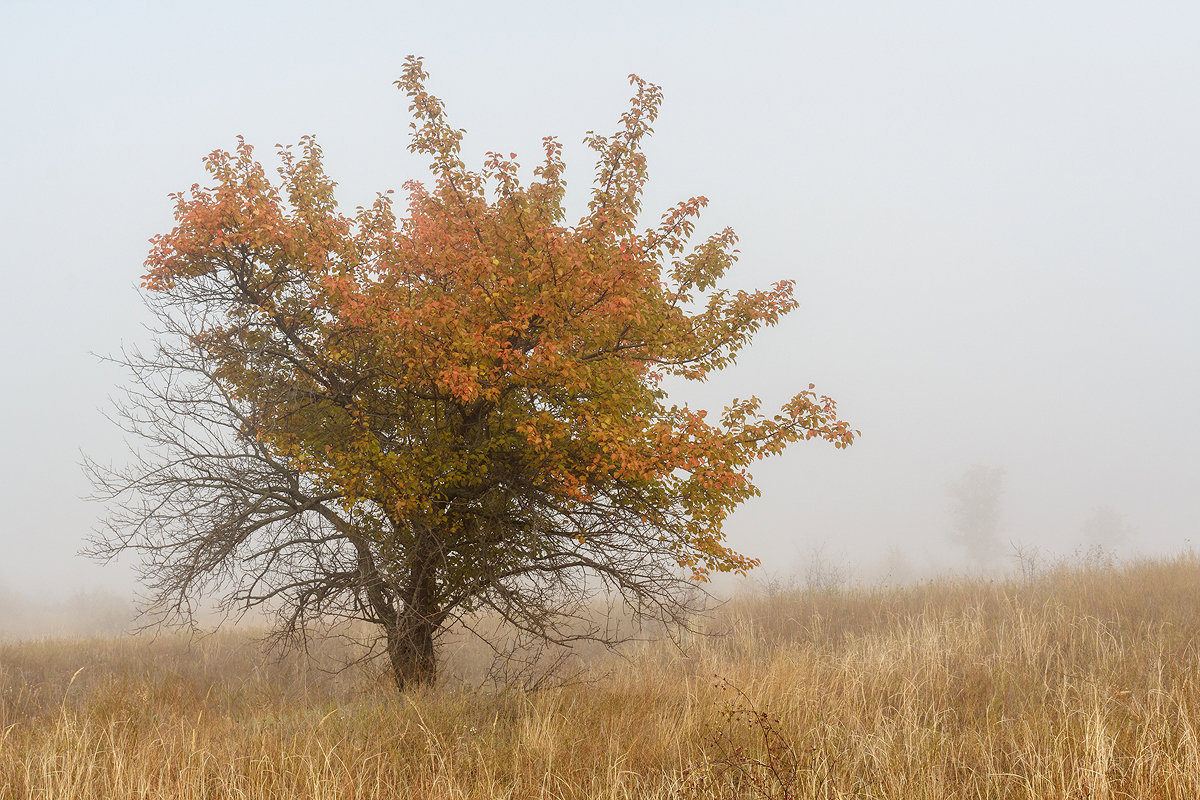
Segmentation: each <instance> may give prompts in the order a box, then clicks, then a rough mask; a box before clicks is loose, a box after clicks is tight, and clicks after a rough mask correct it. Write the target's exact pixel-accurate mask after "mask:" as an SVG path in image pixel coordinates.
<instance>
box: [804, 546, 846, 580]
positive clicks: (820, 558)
mask: <svg viewBox="0 0 1200 800" xmlns="http://www.w3.org/2000/svg"><path fill="white" fill-rule="evenodd" d="M826 544H827V543H826V542H821V543H820V544H819V545H815V546H814V547H812V548H811V549H810V550H809V552H808V557H807V558H806V559H805V561H804V572H803V577H804V588H806V589H808V590H809V591H810V592H836V591H838V590H839V589H843V588H845V587H846V585H847V583H849V581H850V570H849V568H848V567H847V566H846V565H845V564H842V563H840V562H837V561H834V560H833V558H831V557H830V556H829V554H828V553H827V552H826Z"/></svg>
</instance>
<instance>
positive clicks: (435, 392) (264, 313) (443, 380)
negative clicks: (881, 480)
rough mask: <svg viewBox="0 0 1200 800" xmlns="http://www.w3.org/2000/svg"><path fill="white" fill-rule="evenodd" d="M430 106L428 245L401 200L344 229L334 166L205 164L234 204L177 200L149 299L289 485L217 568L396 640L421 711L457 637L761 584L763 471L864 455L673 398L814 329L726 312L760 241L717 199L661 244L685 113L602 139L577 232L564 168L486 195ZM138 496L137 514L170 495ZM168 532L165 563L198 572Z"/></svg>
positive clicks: (557, 163) (829, 412) (251, 521)
mask: <svg viewBox="0 0 1200 800" xmlns="http://www.w3.org/2000/svg"><path fill="white" fill-rule="evenodd" d="M427 77H428V76H427V74H426V73H425V71H424V70H423V67H422V64H421V61H420V60H419V59H416V58H409V59H408V60H407V62H406V66H405V70H404V74H403V77H402V78H401V79H400V80H399V81H398V82H397V84H398V86H399V87H400V89H401V90H402V91H403V92H404V93H405V94H406V95H407V96H408V98H409V101H410V110H411V112H412V115H413V119H414V122H413V125H412V139H411V144H410V149H411V150H413V151H414V152H416V153H419V154H422V155H425V156H427V157H428V158H429V161H430V164H431V169H432V173H433V180H432V181H431V182H430V184H429V185H424V184H421V183H417V182H410V183H408V184H406V185H405V189H406V190H407V207H406V208H405V209H403V213H402V215H401V216H399V217H398V216H397V211H396V209H395V207H394V203H393V200H392V195H391V194H390V193H386V194H381V195H379V196H378V198H377V199H376V200H375V202H374V203H373V204H372V205H371V206H370V207H367V208H360V209H358V210H357V212H356V213H355V214H354V215H353V216H347V215H344V214H343V213H341V212H340V211H339V209H338V206H337V203H336V201H335V199H334V182H333V181H332V180H331V179H330V178H329V176H327V175H326V173H325V172H324V169H323V166H322V152H321V149H320V147H319V146H318V144H317V142H316V141H315V140H314V139H311V138H305V139H303V140H302V142H301V144H300V145H299V147H298V148H287V147H281V148H279V157H280V159H281V166H280V167H279V170H278V175H279V178H278V180H274V179H272V178H271V177H270V176H269V175H268V173H267V171H266V170H265V169H264V167H263V166H262V165H261V164H260V163H259V162H258V161H257V160H256V159H255V155H254V152H253V150H252V148H251V146H250V145H248V144H246V143H245V142H244V141H240V140H239V143H238V146H237V148H236V149H235V150H234V151H233V152H225V151H220V150H218V151H216V152H213V153H212V154H210V155H209V156H208V158H207V159H206V166H207V169H208V171H209V172H210V173H211V176H212V179H213V185H212V186H210V187H206V188H202V187H200V186H193V187H192V189H191V191H190V192H187V193H181V194H178V195H175V196H174V200H175V203H176V206H175V219H176V224H175V227H174V229H173V230H171V231H170V232H169V233H166V234H164V235H161V236H158V237H156V238H155V239H154V240H153V249H152V252H151V254H150V257H149V259H148V261H147V272H146V275H145V278H144V286H145V288H146V289H147V290H148V294H149V295H150V297H151V303H152V307H153V308H155V309H156V313H158V314H159V318H160V319H161V320H165V321H169V324H166V325H165V327H166V328H167V329H168V330H169V331H170V332H171V333H172V334H173V338H171V337H168V339H169V341H170V342H174V344H173V345H169V346H168V347H167V350H168V351H169V352H170V353H171V360H170V363H169V364H168V365H167V367H166V369H167V370H168V371H169V370H171V369H180V368H181V367H180V365H181V364H182V365H183V367H182V369H183V370H184V371H185V372H187V373H188V374H189V376H190V383H188V385H189V386H192V387H193V389H195V387H200V390H201V391H205V392H208V393H209V396H210V399H214V403H215V406H216V407H220V408H223V409H224V411H223V412H222V414H223V416H221V417H220V419H219V420H218V426H224V427H225V428H226V429H228V430H227V432H228V433H229V436H230V437H231V438H232V440H233V441H234V442H236V446H235V447H234V450H235V451H236V452H237V453H241V454H242V455H243V456H245V457H249V458H251V459H252V460H253V461H254V463H255V464H256V465H257V466H256V469H260V468H262V467H263V465H264V464H267V465H271V466H270V469H269V470H268V472H272V471H273V473H274V478H273V479H272V480H273V481H274V482H275V483H276V484H278V486H277V487H276V488H275V489H272V492H274V494H273V495H271V496H269V497H266V498H265V499H262V502H261V503H260V506H259V507H257V508H255V507H254V505H253V504H254V502H256V501H255V500H254V498H253V497H251V498H250V499H249V500H245V499H243V500H237V499H236V498H234V499H231V498H230V492H232V491H233V490H232V489H231V487H230V486H229V485H225V484H222V485H220V486H210V487H208V489H207V491H208V492H209V494H208V495H204V492H203V491H198V492H197V493H196V498H200V497H203V496H207V497H209V498H210V499H212V498H217V499H218V502H222V501H228V502H229V503H231V504H232V505H231V507H232V506H239V508H240V509H241V511H240V512H239V513H240V514H241V516H240V517H238V518H239V519H240V520H241V522H242V524H241V526H240V527H241V529H242V530H241V531H240V532H234V531H226V532H225V533H224V534H223V535H225V536H226V537H232V538H230V539H228V541H227V545H228V546H226V547H224V548H223V549H221V550H220V554H218V553H216V552H214V553H212V554H211V555H212V558H210V559H209V560H208V561H209V562H211V563H212V564H213V565H214V569H215V568H216V567H215V565H216V564H218V563H219V564H220V565H221V566H222V568H227V567H229V566H230V564H231V562H232V563H235V564H236V563H237V562H238V560H239V559H242V560H243V561H242V563H241V565H240V567H241V570H242V571H243V572H249V573H253V574H255V575H257V576H258V578H257V581H258V582H257V584H255V588H254V590H253V591H251V590H250V589H248V588H245V587H247V586H249V584H248V583H246V584H242V586H243V588H244V591H243V593H242V596H241V602H242V603H245V604H252V602H251V601H254V602H258V601H261V602H272V603H275V604H276V605H279V606H282V607H285V608H288V609H290V616H289V617H288V619H290V620H292V621H295V620H297V619H300V620H302V619H303V618H304V616H305V614H306V613H317V612H320V611H321V610H322V609H328V608H333V607H334V606H335V604H340V605H337V607H338V608H340V609H342V611H343V613H345V614H347V615H349V616H355V615H358V616H361V617H362V618H364V619H369V620H371V621H373V622H376V623H378V624H379V625H381V626H382V627H383V629H384V630H385V631H386V634H387V636H386V639H387V646H388V652H389V653H390V654H391V656H392V663H393V666H394V667H395V669H396V673H397V680H398V682H399V683H400V685H401V686H403V685H404V684H405V683H406V682H407V681H413V680H416V681H424V680H430V679H432V677H433V674H434V663H435V662H434V646H433V641H434V639H435V638H436V635H437V633H438V632H439V631H440V630H442V629H443V628H444V627H445V626H446V625H447V624H448V623H449V622H451V621H453V620H456V619H464V618H467V617H469V616H470V615H472V614H476V613H478V612H481V611H485V610H491V611H497V612H499V613H500V614H501V615H503V616H504V617H505V618H506V619H508V620H509V621H510V622H512V623H513V624H515V625H516V626H517V627H518V628H521V629H523V630H527V631H529V632H531V633H534V634H536V635H542V636H547V637H550V638H554V636H555V635H556V631H558V629H557V628H555V619H556V618H557V617H558V616H561V615H562V614H564V613H568V615H569V609H570V608H573V607H575V606H572V605H571V604H572V603H578V602H579V601H580V598H582V597H583V596H585V595H586V594H588V593H589V592H591V591H593V590H594V589H595V588H597V587H600V586H603V587H604V588H606V589H607V590H610V591H613V592H616V593H618V594H620V595H621V596H623V597H624V598H625V599H626V600H627V601H628V602H629V603H630V604H631V605H632V606H634V607H635V608H636V609H637V610H639V611H647V610H652V611H653V612H654V613H657V614H662V613H663V612H664V609H669V608H670V607H671V601H670V597H671V594H672V591H673V589H674V588H675V587H676V586H677V581H678V579H679V578H686V579H692V580H700V581H703V580H705V579H706V577H707V576H708V575H709V574H710V573H711V572H714V571H735V572H742V571H745V570H747V569H750V568H752V567H754V566H755V565H756V563H757V562H756V560H754V559H752V558H749V557H747V556H744V555H742V554H740V553H737V552H734V551H733V550H731V549H730V548H729V547H727V546H726V544H725V543H724V540H723V532H722V525H723V523H724V521H725V520H726V518H727V517H728V516H729V514H730V513H731V512H732V511H733V510H734V509H735V508H736V507H737V506H738V505H739V504H740V503H742V502H743V501H745V500H746V499H748V498H750V497H752V496H754V495H755V494H756V489H755V486H754V484H753V482H752V479H751V474H750V472H749V468H750V467H751V465H752V464H753V462H754V461H755V460H757V459H761V458H763V457H764V456H769V455H774V454H778V453H780V452H781V451H782V450H783V449H784V447H785V446H786V445H787V444H788V443H790V442H793V441H796V440H798V439H814V438H819V439H824V440H827V441H829V442H831V443H833V444H834V446H836V447H839V448H841V447H845V446H847V445H849V444H850V443H851V442H852V441H853V438H854V436H855V432H854V431H852V430H851V429H850V427H849V426H848V425H847V424H846V423H845V422H843V421H841V420H839V419H838V417H837V414H836V409H835V406H834V403H833V401H832V400H830V399H829V398H828V397H822V396H818V395H817V394H815V393H814V392H813V387H811V386H809V387H807V388H805V389H804V390H802V391H800V392H799V393H798V394H796V396H795V397H794V398H792V399H791V400H790V401H789V402H788V403H786V404H785V405H784V406H783V407H782V408H781V409H779V410H778V411H777V412H774V413H763V411H762V410H761V408H760V402H759V400H758V399H756V398H753V397H750V398H748V399H735V400H732V401H731V402H730V403H729V404H728V406H726V408H725V409H724V410H723V411H722V412H721V413H719V414H714V415H709V414H706V412H705V411H704V410H700V409H693V408H690V407H688V406H686V405H681V404H677V403H673V402H672V401H671V399H670V398H669V397H668V395H667V393H666V392H665V391H664V389H663V381H664V379H667V378H670V377H680V378H685V379H689V380H704V379H705V378H706V377H707V376H709V375H710V374H711V373H712V372H714V371H716V370H720V369H722V368H724V367H726V366H728V365H730V364H732V363H733V361H734V359H735V358H736V356H737V354H738V352H739V351H740V350H741V349H742V348H743V347H745V346H746V345H748V344H749V343H750V341H751V338H752V337H753V335H754V333H755V332H756V331H758V330H759V329H760V328H762V327H763V326H765V325H772V324H774V323H775V322H777V321H778V320H779V319H780V317H781V316H782V315H783V314H785V313H787V312H788V311H790V310H792V309H793V308H794V307H795V305H796V303H795V300H794V299H793V296H792V288H793V287H792V282H791V281H787V280H781V281H779V282H778V283H776V284H774V285H773V286H771V287H770V288H767V289H763V290H761V291H754V292H747V291H728V290H725V289H722V288H720V284H719V282H720V280H721V278H722V276H723V275H725V273H726V272H727V271H728V270H729V269H730V267H731V266H733V264H734V261H735V258H736V252H737V251H736V250H735V244H736V241H737V240H736V236H735V234H734V233H733V231H732V230H729V229H726V230H723V231H721V232H719V233H717V234H715V235H713V236H711V237H709V238H707V239H704V240H702V241H699V242H697V243H695V244H694V245H693V244H692V243H691V238H692V233H693V228H694V225H695V223H696V220H697V216H698V214H699V213H700V211H701V209H703V208H704V206H705V205H706V202H707V201H706V200H705V198H703V197H694V198H691V199H688V200H686V201H684V202H681V203H679V204H678V205H676V206H675V207H673V208H671V209H669V210H668V211H667V212H666V213H665V214H663V215H662V216H661V218H660V219H659V220H658V222H657V224H655V225H653V226H651V227H649V228H643V227H640V226H639V220H640V219H641V216H642V215H641V202H640V198H641V194H642V189H643V186H644V184H645V181H646V177H647V172H646V163H645V157H644V155H643V151H642V143H643V140H644V139H645V137H647V136H648V135H649V134H650V132H651V126H652V123H653V122H654V120H655V117H656V115H657V113H658V109H659V105H660V102H661V93H660V90H659V88H658V87H657V86H654V85H652V84H649V83H646V82H645V81H643V80H641V79H639V78H637V77H635V76H631V82H632V85H633V86H634V88H635V94H634V96H633V98H632V102H631V105H630V108H629V110H628V111H627V112H626V113H625V114H624V115H623V116H622V118H621V124H620V126H619V128H618V130H617V131H616V132H615V133H614V134H613V135H611V136H601V135H596V134H589V135H588V136H587V138H586V140H585V141H586V143H587V144H588V145H589V146H590V147H591V148H592V149H593V150H594V151H595V152H596V154H597V163H596V170H595V181H594V185H593V187H592V190H591V199H590V202H589V203H588V206H587V212H586V214H585V215H584V216H583V218H582V219H579V220H578V221H576V222H574V223H569V222H568V221H567V220H566V219H565V213H564V195H565V184H564V177H563V174H564V163H563V160H562V155H561V145H560V144H559V143H558V142H557V141H556V140H555V139H553V138H547V139H545V140H544V141H543V151H544V154H543V160H542V161H541V163H540V164H539V165H538V166H537V167H536V168H535V169H534V170H533V179H532V180H531V181H530V182H529V183H528V184H527V185H523V184H522V182H521V180H520V178H519V174H520V168H519V166H518V164H517V163H516V161H515V160H514V159H515V157H508V158H505V157H503V156H501V155H498V154H496V153H489V154H488V155H487V157H486V159H485V160H484V163H483V166H482V168H480V169H478V170H471V169H468V168H467V166H466V165H465V164H464V162H463V161H462V159H461V157H460V144H461V139H462V131H460V130H457V129H455V128H453V127H451V125H450V124H449V123H448V122H447V119H446V116H445V112H444V108H443V105H442V103H441V101H439V100H438V99H437V98H435V97H434V96H432V95H431V94H429V93H428V92H427V90H426V80H427ZM181 320H182V321H181ZM172 348H174V349H172ZM164 391H166V392H167V393H168V394H169V392H170V390H164ZM192 422H195V420H192ZM239 448H240V449H239ZM222 452H226V451H222ZM192 455H196V454H192ZM201 455H205V454H201ZM207 455H212V454H211V453H209V454H207ZM201 461H202V460H193V466H195V467H196V468H198V469H201V470H203V469H208V468H209V467H211V466H212V465H211V464H209V465H207V466H205V465H204V464H202V463H201ZM137 477H138V476H136V475H135V476H132V478H131V479H130V481H129V485H128V486H127V487H126V488H127V489H132V490H133V491H134V492H135V493H136V492H139V491H140V492H142V493H143V494H145V493H147V488H146V486H145V485H140V487H139V485H138V484H137V481H136V478H137ZM180 478H181V479H184V478H187V479H191V480H194V479H195V474H193V473H187V472H186V470H185V471H183V472H181V473H180ZM272 480H268V481H267V482H268V483H271V482H272ZM247 491H249V492H250V494H251V495H253V494H254V492H256V491H257V492H261V491H262V490H261V487H260V488H251V489H249V490H247ZM150 493H151V494H152V493H153V491H150ZM197 502H198V500H197ZM239 503H240V505H239ZM227 516H228V515H227ZM299 520H308V521H306V522H304V523H303V527H302V529H301V528H296V527H295V525H296V523H297V522H298V521H299ZM289 526H291V527H290V528H289ZM218 527H219V526H218ZM225 527H226V528H229V527H230V526H229V525H225ZM232 527H238V526H232ZM285 529H290V530H291V531H292V532H291V533H290V534H289V533H287V532H286V530H285ZM156 530H157V531H158V533H157V534H156V535H158V536H159V539H157V540H155V541H154V543H153V544H154V546H155V547H158V548H159V549H158V550H156V551H155V552H158V553H164V552H170V553H176V555H178V554H180V553H183V552H185V551H186V546H184V545H179V544H178V541H176V544H175V545H174V546H170V547H164V545H171V541H172V540H170V537H171V536H172V535H175V536H176V537H177V540H178V538H179V534H178V532H176V533H175V534H172V533H171V532H170V525H161V526H158V527H157V528H156ZM223 530H224V529H223ZM197 533H199V534H203V531H202V530H200V529H199V528H197V529H196V530H193V531H191V534H193V535H194V534H197ZM238 537H240V538H238ZM255 537H259V538H262V537H267V539H268V540H269V544H268V545H267V546H265V547H262V546H258V545H255V544H253V542H254V541H255ZM289 537H290V538H289ZM313 542H318V544H314V543H313ZM110 544H111V541H110ZM146 545H147V542H146V541H140V542H138V543H132V544H131V543H130V540H125V546H146ZM178 547H184V550H178ZM266 551H270V553H273V554H274V555H271V554H270V553H267V554H266V555H264V553H265V552H266ZM305 553H308V554H309V558H308V560H305V557H304V554H305ZM218 556H219V557H218ZM254 559H258V561H254ZM272 559H274V560H272ZM264 560H265V561H266V562H271V563H270V564H269V565H268V564H266V563H265V562H264ZM251 562H253V563H251ZM164 563H165V562H164ZM205 563H208V562H205ZM284 565H286V569H276V568H277V567H283V566H284ZM160 566H161V565H160ZM589 576H590V577H589ZM595 579H599V580H598V581H597V580H595ZM177 584H178V582H175V583H174V584H172V585H173V586H175V587H176V589H177V590H178V588H179V586H178V585H177Z"/></svg>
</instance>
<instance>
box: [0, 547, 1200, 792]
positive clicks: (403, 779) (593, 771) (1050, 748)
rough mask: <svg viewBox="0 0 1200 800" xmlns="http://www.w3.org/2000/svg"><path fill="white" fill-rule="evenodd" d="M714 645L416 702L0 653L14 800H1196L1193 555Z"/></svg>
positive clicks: (768, 601)
mask: <svg viewBox="0 0 1200 800" xmlns="http://www.w3.org/2000/svg"><path fill="white" fill-rule="evenodd" d="M709 626H710V628H711V630H712V632H713V634H714V635H712V636H710V637H697V638H695V639H693V640H690V641H688V642H686V643H685V646H684V649H683V650H682V651H680V650H677V649H674V648H673V647H672V646H670V645H666V644H652V645H646V646H643V647H640V648H639V649H637V650H634V651H631V652H629V653H628V654H627V655H626V657H625V658H619V659H618V658H614V659H609V660H596V661H594V662H593V664H592V666H591V669H592V672H591V676H592V678H593V679H592V680H590V681H579V682H576V683H573V684H569V685H565V686H559V687H556V688H551V689H546V690H543V691H537V692H524V691H520V690H506V691H489V690H465V689H462V688H456V687H455V686H454V685H447V686H444V687H442V688H439V689H437V690H434V691H429V692H425V693H414V694H411V695H409V696H407V697H404V698H402V699H401V698H398V697H396V696H395V695H394V694H393V693H392V692H391V691H390V690H389V689H388V683H387V681H386V679H382V680H381V679H380V676H378V675H376V674H374V673H373V672H372V670H371V668H368V667H361V668H357V669H352V670H348V671H343V672H341V673H326V672H322V671H320V670H317V669H315V668H313V667H312V666H311V662H310V661H307V660H305V659H304V658H303V657H301V656H298V655H291V656H287V657H284V658H275V657H271V656H264V655H263V653H262V651H261V650H260V649H259V647H258V646H257V645H256V644H255V642H254V641H253V640H252V639H250V638H249V637H247V636H246V635H245V634H217V635H213V636H211V637H208V638H206V639H203V640H200V641H197V642H191V643H189V642H187V641H185V640H183V639H180V638H173V637H160V638H158V639H146V638H141V639H130V638H126V639H119V638H108V639H91V640H84V641H44V642H27V643H16V644H8V645H0V797H3V798H21V800H25V799H26V798H28V799H29V800H99V799H100V798H104V799H105V800H107V799H108V798H139V799H144V798H180V799H181V800H190V799H192V798H195V799H197V800H198V799H199V798H271V797H280V798H330V799H332V798H338V799H339V800H343V799H344V798H385V797H386V798H392V797H396V798H407V797H412V798H426V797H427V798H541V797H546V798H549V797H553V798H671V797H693V798H695V797H755V796H771V797H788V798H802V797H803V798H808V797H820V798H905V799H906V800H907V799H909V798H912V799H914V800H915V799H918V798H956V799H958V798H1039V800H1040V799H1041V798H1122V797H1133V798H1179V799H1180V800H1185V799H1186V800H1194V798H1197V797H1200V652H1198V643H1200V559H1197V558H1196V557H1195V556H1184V557H1179V558H1176V559H1173V560H1169V561H1162V562H1157V563H1138V564H1132V565H1127V566H1104V565H1092V566H1091V567H1088V568H1065V567H1064V568H1059V569H1056V570H1054V571H1052V572H1048V573H1044V574H1041V575H1039V576H1036V577H1034V578H1033V579H1031V580H1025V581H1008V582H1003V581H1000V582H988V581H983V580H941V581H933V582H929V583H924V584H921V585H917V586H911V587H907V588H896V589H853V590H845V591H824V592H821V591H787V592H776V593H773V594H770V595H769V596H759V597H743V598H739V599H736V600H734V601H731V602H730V603H729V604H727V605H726V606H725V607H724V608H723V609H721V611H720V612H719V613H718V614H717V615H716V616H715V617H714V619H713V620H712V621H711V622H710V623H709ZM339 646H340V645H338V643H336V642H327V643H321V644H320V645H319V646H318V652H317V653H316V655H317V656H318V657H320V658H325V659H329V660H332V661H335V660H337V659H338V658H339V657H343V656H344V655H345V654H344V653H339V652H337V648H338V647H339ZM452 657H453V656H452ZM714 676H720V677H721V678H723V679H725V681H726V682H727V683H725V684H724V687H725V688H722V687H721V686H720V685H718V684H719V683H720V681H717V680H716V679H715V678H714Z"/></svg>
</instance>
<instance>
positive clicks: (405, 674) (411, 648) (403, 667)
mask: <svg viewBox="0 0 1200 800" xmlns="http://www.w3.org/2000/svg"><path fill="white" fill-rule="evenodd" d="M436 628H437V626H436V625H435V624H434V623H433V621H432V620H430V619H429V616H428V615H426V614H422V613H420V612H419V611H417V610H416V609H409V608H405V609H404V610H402V611H401V613H400V615H399V618H398V619H397V620H396V624H395V625H393V626H391V627H389V628H388V629H387V649H388V658H390V659H391V662H392V676H393V678H394V679H395V681H396V688H397V689H398V690H399V691H400V692H404V690H405V689H409V688H412V687H414V686H430V685H432V684H433V682H434V680H435V679H436V678H437V656H436V653H435V652H434V647H433V634H434V633H435V632H436Z"/></svg>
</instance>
